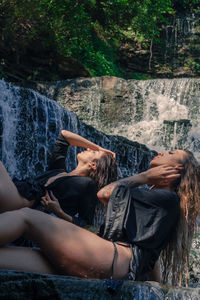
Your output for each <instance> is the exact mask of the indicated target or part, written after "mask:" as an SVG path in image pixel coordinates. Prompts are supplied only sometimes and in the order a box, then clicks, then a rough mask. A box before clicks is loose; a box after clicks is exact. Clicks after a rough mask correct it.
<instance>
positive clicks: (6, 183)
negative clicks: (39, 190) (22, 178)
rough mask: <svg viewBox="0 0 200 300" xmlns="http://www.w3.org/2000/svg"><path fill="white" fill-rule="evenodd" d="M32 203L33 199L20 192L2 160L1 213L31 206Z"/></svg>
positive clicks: (0, 176)
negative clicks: (29, 199) (30, 199)
mask: <svg viewBox="0 0 200 300" xmlns="http://www.w3.org/2000/svg"><path fill="white" fill-rule="evenodd" d="M32 204H33V203H32V202H31V201H28V200H27V199H25V198H23V197H22V196H21V195H20V194H19V192H18V190H17V188H16V186H15V185H14V183H13V182H12V179H11V178H10V176H9V174H8V172H7V171H6V169H5V167H4V165H3V164H2V162H1V161H0V213H2V212H5V211H8V210H15V209H19V208H22V207H25V206H31V205H32Z"/></svg>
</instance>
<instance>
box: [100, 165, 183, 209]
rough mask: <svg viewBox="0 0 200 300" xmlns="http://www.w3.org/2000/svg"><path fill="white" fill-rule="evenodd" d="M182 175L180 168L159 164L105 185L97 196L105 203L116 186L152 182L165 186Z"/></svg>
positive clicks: (134, 185) (130, 185) (133, 185)
mask: <svg viewBox="0 0 200 300" xmlns="http://www.w3.org/2000/svg"><path fill="white" fill-rule="evenodd" d="M179 177H180V168H176V167H169V166H166V165H162V166H158V167H155V168H152V169H149V170H147V171H145V172H142V173H140V174H136V175H133V176H130V177H127V178H122V179H120V180H118V181H115V182H112V183H110V184H109V185H107V186H105V187H103V188H102V189H101V190H100V191H99V192H98V193H97V196H98V198H99V200H100V201H101V202H102V203H104V204H105V205H107V204H108V201H109V199H110V197H111V195H112V192H113V190H114V188H115V187H116V186H121V185H123V186H127V187H137V186H139V185H143V184H152V185H155V186H165V185H168V184H169V183H170V182H171V181H173V180H175V179H177V178H179Z"/></svg>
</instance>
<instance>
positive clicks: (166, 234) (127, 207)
mask: <svg viewBox="0 0 200 300" xmlns="http://www.w3.org/2000/svg"><path fill="white" fill-rule="evenodd" d="M178 217H179V198H178V196H177V195H176V194H175V193H174V192H171V191H169V190H164V189H153V190H146V189H143V188H127V187H125V186H120V187H117V188H115V189H114V191H113V193H112V195H111V198H110V201H109V203H108V209H107V214H106V222H105V225H104V227H103V228H101V233H100V235H101V236H102V237H103V238H105V239H108V240H112V241H125V242H128V243H130V244H131V245H132V250H133V257H134V265H133V268H134V269H135V270H134V273H135V275H136V277H135V279H136V280H139V279H140V276H141V274H145V273H147V272H149V271H151V270H152V269H153V267H154V264H155V262H156V260H157V259H158V257H159V255H160V252H161V250H162V249H164V248H165V247H166V245H167V243H168V242H169V240H170V238H171V236H172V234H173V231H174V229H175V226H176V224H177V221H178Z"/></svg>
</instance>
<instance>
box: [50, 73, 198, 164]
mask: <svg viewBox="0 0 200 300" xmlns="http://www.w3.org/2000/svg"><path fill="white" fill-rule="evenodd" d="M88 81H89V80H88V79H77V80H73V81H66V84H65V86H64V85H63V86H61V87H60V89H59V88H57V90H56V93H57V97H54V96H53V97H54V99H56V101H58V102H59V103H61V104H62V105H63V106H65V107H67V108H68V109H70V110H71V111H76V113H77V114H78V116H79V118H80V119H81V120H82V121H84V122H86V123H87V124H90V125H92V126H94V127H95V128H97V129H98V130H101V131H103V132H104V133H106V134H111V133H112V134H117V135H122V136H125V137H127V138H128V139H129V140H133V141H137V142H139V143H142V144H145V145H147V146H148V147H149V148H151V149H154V150H156V151H163V150H168V149H172V148H173V149H174V148H181V149H184V148H187V149H188V150H191V151H193V152H194V153H195V155H196V157H197V158H198V159H200V154H199V153H200V151H199V150H200V134H199V128H200V118H199V114H200V105H199V101H200V79H190V78H182V79H156V80H145V81H144V80H141V81H137V80H124V79H120V78H115V77H103V78H95V79H91V80H90V81H89V82H90V84H88V83H87V85H86V82H88ZM94 90H96V94H95V93H94Z"/></svg>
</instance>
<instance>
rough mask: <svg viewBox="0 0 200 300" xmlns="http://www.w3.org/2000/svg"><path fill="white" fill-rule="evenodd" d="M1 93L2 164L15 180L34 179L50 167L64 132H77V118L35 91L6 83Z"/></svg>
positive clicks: (0, 82) (0, 84) (3, 83)
mask: <svg viewBox="0 0 200 300" xmlns="http://www.w3.org/2000/svg"><path fill="white" fill-rule="evenodd" d="M0 90H1V101H0V112H1V120H2V123H1V145H0V146H1V147H0V148H1V160H2V162H3V163H4V165H5V166H6V168H7V170H8V172H9V174H10V175H11V176H12V177H13V176H16V177H18V178H24V177H28V176H34V175H36V174H37V173H38V172H40V171H43V170H45V168H46V167H47V160H48V156H49V154H50V153H49V152H50V150H51V147H50V146H51V145H52V144H53V143H54V141H55V138H56V136H57V135H58V133H59V131H60V129H61V128H64V127H65V126H66V127H67V128H68V129H69V130H72V131H74V130H75V127H76V123H77V117H76V116H75V115H74V114H73V113H68V112H67V111H65V110H63V109H62V108H61V107H60V106H59V105H58V104H56V103H52V101H50V100H49V99H48V98H46V97H45V96H39V94H38V93H36V92H34V91H31V90H27V89H22V88H19V87H14V86H12V85H11V84H8V83H5V82H4V81H0ZM73 161H74V160H73ZM69 163H70V161H69ZM69 167H72V166H69Z"/></svg>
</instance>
